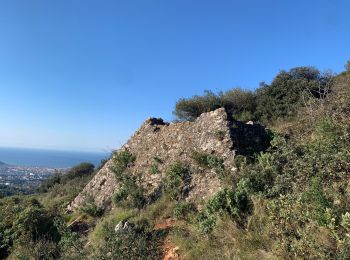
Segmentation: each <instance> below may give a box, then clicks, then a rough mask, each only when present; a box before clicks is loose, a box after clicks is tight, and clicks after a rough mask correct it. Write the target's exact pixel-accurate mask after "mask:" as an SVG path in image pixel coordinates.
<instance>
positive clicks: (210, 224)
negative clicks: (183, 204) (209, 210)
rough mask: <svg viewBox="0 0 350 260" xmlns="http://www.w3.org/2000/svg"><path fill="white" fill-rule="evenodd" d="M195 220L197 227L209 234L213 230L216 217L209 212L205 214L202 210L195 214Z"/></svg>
mask: <svg viewBox="0 0 350 260" xmlns="http://www.w3.org/2000/svg"><path fill="white" fill-rule="evenodd" d="M197 222H198V225H199V229H200V230H201V231H202V232H203V233H204V234H210V233H211V232H213V230H214V227H215V225H216V217H215V216H214V215H211V214H209V215H208V214H205V213H204V212H201V213H199V214H198V216H197Z"/></svg>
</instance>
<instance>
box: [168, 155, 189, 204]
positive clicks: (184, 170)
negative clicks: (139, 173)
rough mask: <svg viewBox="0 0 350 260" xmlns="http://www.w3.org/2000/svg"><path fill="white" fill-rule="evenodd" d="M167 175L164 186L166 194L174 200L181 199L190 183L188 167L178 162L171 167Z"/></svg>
mask: <svg viewBox="0 0 350 260" xmlns="http://www.w3.org/2000/svg"><path fill="white" fill-rule="evenodd" d="M165 173H166V177H165V180H164V185H163V186H164V190H165V192H166V193H167V194H169V196H170V197H171V198H172V199H174V200H178V199H181V197H182V192H183V188H184V187H185V185H187V184H188V183H189V181H190V172H189V169H188V167H186V166H184V165H183V164H181V163H180V162H177V163H175V164H172V165H170V166H169V167H168V168H167V170H166V172H165Z"/></svg>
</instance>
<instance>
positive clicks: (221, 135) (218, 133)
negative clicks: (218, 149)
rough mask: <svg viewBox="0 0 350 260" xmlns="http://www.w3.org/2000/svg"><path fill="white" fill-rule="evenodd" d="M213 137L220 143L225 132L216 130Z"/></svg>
mask: <svg viewBox="0 0 350 260" xmlns="http://www.w3.org/2000/svg"><path fill="white" fill-rule="evenodd" d="M214 136H215V137H216V138H217V139H218V140H220V141H222V140H224V138H225V132H224V131H222V130H216V131H215V132H214Z"/></svg>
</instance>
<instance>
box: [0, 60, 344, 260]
mask: <svg viewBox="0 0 350 260" xmlns="http://www.w3.org/2000/svg"><path fill="white" fill-rule="evenodd" d="M346 68H347V71H345V72H343V73H341V74H340V75H337V76H333V75H330V74H328V73H320V72H319V71H318V70H316V69H314V68H308V67H299V68H295V69H292V70H290V71H287V72H286V71H282V72H281V73H279V74H278V75H277V76H276V78H275V79H274V80H273V81H272V83H271V84H270V85H266V84H262V85H261V87H260V88H259V89H258V90H256V91H254V92H249V91H243V90H240V89H234V90H231V91H228V92H223V93H218V94H215V93H212V92H206V93H205V94H204V95H203V96H195V97H193V98H189V99H181V100H179V102H178V103H177V104H176V108H175V115H176V116H177V117H178V119H179V120H194V119H195V118H196V117H198V116H199V115H200V114H201V113H202V112H207V111H210V110H213V109H216V108H218V107H222V106H223V107H225V108H226V109H227V110H228V111H229V112H230V113H231V114H232V116H233V118H234V119H242V120H252V119H253V120H260V121H262V122H265V123H266V124H268V126H269V127H270V129H271V130H272V133H273V139H272V141H271V145H270V147H269V148H268V149H267V150H266V151H263V152H259V153H253V154H249V155H246V156H243V155H239V156H237V157H236V167H237V172H236V174H235V175H234V176H231V175H229V174H228V173H227V172H226V171H225V168H224V167H223V164H222V160H221V159H220V158H216V157H213V156H212V155H206V154H198V153H197V154H193V159H194V160H195V161H196V163H198V164H199V165H201V166H202V167H209V168H211V169H213V170H214V171H215V172H216V173H217V174H218V175H219V176H220V179H221V181H222V183H223V185H224V186H225V188H224V189H223V190H221V191H219V192H218V193H217V194H216V195H214V196H213V197H212V198H211V199H210V200H209V201H208V202H207V203H205V204H204V205H202V206H201V207H200V208H199V209H198V208H196V207H194V205H192V204H190V203H187V202H185V201H184V200H183V187H184V186H185V185H184V184H185V183H186V181H187V180H188V176H189V175H190V172H188V167H187V166H186V165H184V164H182V163H181V162H177V163H176V164H174V165H171V166H169V167H168V169H167V170H166V177H165V178H164V183H163V185H162V186H163V190H162V191H161V192H160V194H159V196H157V197H152V198H151V199H150V198H148V197H147V196H146V194H145V192H144V190H143V189H142V187H141V185H140V183H139V179H138V178H137V176H136V177H131V176H130V175H128V171H129V165H130V164H132V162H133V161H134V160H135V157H134V155H132V154H130V153H128V152H127V151H126V152H121V153H118V154H116V155H115V157H114V168H113V169H114V172H115V175H116V178H118V180H119V181H120V183H121V184H122V188H121V189H120V191H119V192H118V193H117V194H115V196H114V209H112V210H111V211H109V212H103V211H101V209H99V208H98V207H97V206H96V205H94V203H93V202H90V204H89V205H86V207H84V208H82V209H81V211H80V212H76V213H67V212H66V206H67V204H68V203H69V202H70V201H71V200H72V199H73V198H74V197H75V196H76V195H77V194H78V193H79V192H80V191H81V190H82V189H83V187H84V186H85V185H86V183H87V182H88V181H89V180H90V179H91V177H92V176H93V167H92V166H91V165H87V164H83V165H80V166H79V167H75V168H73V169H72V171H71V172H70V173H69V174H67V175H64V176H54V177H53V178H52V179H50V180H48V181H46V182H45V183H43V185H42V187H41V188H40V189H39V190H40V193H39V194H37V195H34V196H20V197H19V196H14V197H7V198H3V199H1V200H0V210H1V212H2V214H1V216H0V258H4V257H9V258H12V259H16V258H23V259H31V258H33V259H53V258H62V259H83V258H85V259H86V258H90V259H94V258H95V259H140V258H142V259H159V258H161V257H162V255H163V253H164V250H165V249H164V248H163V242H164V241H167V243H169V244H171V245H174V246H178V247H179V252H178V253H179V254H180V255H181V256H182V257H183V258H185V259H233V258H238V259H253V258H259V259H276V258H282V259H294V258H302V259H305V258H306V259H309V258H314V259H328V258H331V259H349V258H350V195H349V194H350V184H349V183H350V182H349V177H350V175H349V174H350V138H349V135H350V119H349V118H350V70H349V64H348V65H347V67H346ZM153 171H155V170H153ZM151 172H152V171H151ZM120 223H121V224H122V226H123V228H120V229H118V231H115V227H116V225H117V224H120ZM86 245H88V246H86ZM43 248H45V250H43Z"/></svg>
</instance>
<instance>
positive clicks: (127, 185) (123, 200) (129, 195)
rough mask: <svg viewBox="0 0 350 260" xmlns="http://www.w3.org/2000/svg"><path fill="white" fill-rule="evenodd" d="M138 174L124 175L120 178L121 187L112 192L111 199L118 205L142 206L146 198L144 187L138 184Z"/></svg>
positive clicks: (139, 207)
mask: <svg viewBox="0 0 350 260" xmlns="http://www.w3.org/2000/svg"><path fill="white" fill-rule="evenodd" d="M137 178H138V176H131V175H126V176H124V178H123V179H122V186H121V188H120V189H119V190H118V191H117V192H116V193H115V194H114V197H113V201H114V203H115V204H116V205H118V206H126V207H131V208H138V209H141V208H143V207H144V206H145V205H146V203H147V199H146V197H145V191H144V188H143V187H142V186H141V185H138V181H137Z"/></svg>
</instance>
